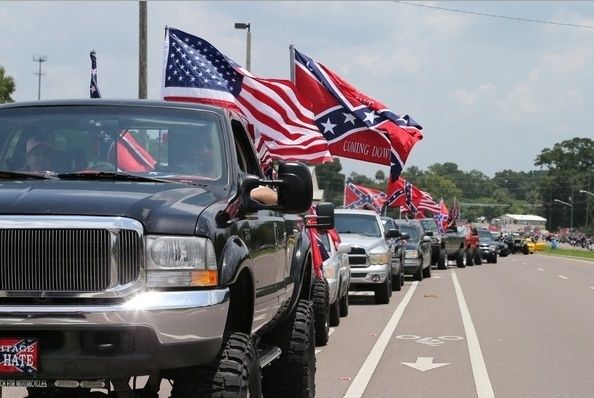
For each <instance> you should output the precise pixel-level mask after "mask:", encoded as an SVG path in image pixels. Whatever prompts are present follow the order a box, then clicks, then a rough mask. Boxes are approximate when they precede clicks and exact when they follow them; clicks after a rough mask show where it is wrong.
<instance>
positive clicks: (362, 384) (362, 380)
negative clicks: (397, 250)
mask: <svg viewBox="0 0 594 398" xmlns="http://www.w3.org/2000/svg"><path fill="white" fill-rule="evenodd" d="M418 283H419V282H418V281H414V282H413V283H411V285H410V289H408V292H406V294H405V295H404V297H403V298H402V301H401V302H400V304H398V307H396V309H395V310H394V314H392V317H391V318H390V320H389V321H388V324H387V325H386V327H385V328H384V330H383V331H382V334H380V336H379V338H378V339H377V341H376V342H375V345H374V346H373V348H372V349H371V352H370V353H369V355H368V356H367V359H365V362H363V365H362V366H361V368H360V369H359V372H358V373H357V375H356V376H355V379H354V380H353V382H352V383H351V385H350V387H349V389H348V390H347V392H346V393H345V394H344V395H343V398H361V397H362V396H363V393H364V392H365V388H366V387H367V384H369V380H370V379H371V376H372V375H373V372H374V371H375V368H376V367H377V364H378V363H379V361H380V359H381V357H382V354H383V353H384V350H385V349H386V346H387V345H388V343H389V342H390V338H391V337H392V334H393V333H394V330H396V326H397V325H398V322H400V318H401V317H402V314H403V313H404V309H405V308H406V306H407V305H408V303H409V301H410V299H411V297H412V295H413V293H414V292H415V289H416V288H417V285H418Z"/></svg>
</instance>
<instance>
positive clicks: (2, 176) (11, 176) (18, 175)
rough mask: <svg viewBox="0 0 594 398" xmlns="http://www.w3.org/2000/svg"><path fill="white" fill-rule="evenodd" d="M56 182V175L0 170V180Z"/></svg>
mask: <svg viewBox="0 0 594 398" xmlns="http://www.w3.org/2000/svg"><path fill="white" fill-rule="evenodd" d="M23 179H27V180H56V179H57V177H56V174H55V173H52V172H44V171H42V172H39V171H12V170H0V180H23Z"/></svg>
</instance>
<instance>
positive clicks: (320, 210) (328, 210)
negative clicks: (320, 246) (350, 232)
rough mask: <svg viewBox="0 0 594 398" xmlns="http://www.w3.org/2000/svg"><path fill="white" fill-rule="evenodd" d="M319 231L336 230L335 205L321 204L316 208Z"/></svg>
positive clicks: (330, 203)
mask: <svg viewBox="0 0 594 398" xmlns="http://www.w3.org/2000/svg"><path fill="white" fill-rule="evenodd" d="M316 215H317V225H318V229H322V230H324V229H332V228H334V204H333V203H332V202H321V203H318V205H317V206H316Z"/></svg>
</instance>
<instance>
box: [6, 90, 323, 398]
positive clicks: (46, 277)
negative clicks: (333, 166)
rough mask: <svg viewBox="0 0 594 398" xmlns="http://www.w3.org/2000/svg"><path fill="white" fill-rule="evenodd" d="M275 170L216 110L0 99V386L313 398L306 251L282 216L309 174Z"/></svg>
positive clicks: (305, 204) (293, 209)
mask: <svg viewBox="0 0 594 398" xmlns="http://www.w3.org/2000/svg"><path fill="white" fill-rule="evenodd" d="M40 146H41V147H40ZM40 149H43V150H44V152H47V153H46V155H47V156H48V158H47V161H45V162H44V163H41V162H31V161H30V160H31V159H32V158H33V157H36V156H39V152H40V151H39V150H40ZM39 164H41V165H42V166H38V165H39ZM39 167H43V168H41V169H39ZM36 168H38V169H36ZM276 171H277V177H276V178H275V179H267V178H265V176H264V173H263V171H262V169H261V166H260V162H259V160H258V157H257V155H256V151H255V149H254V146H253V145H252V142H251V139H250V137H249V135H248V134H247V132H246V130H245V128H244V123H243V122H242V119H241V118H240V117H239V116H237V115H235V114H234V113H232V112H230V111H228V110H224V109H222V108H217V107H212V106H204V105H194V104H179V103H171V102H160V101H109V100H86V101H85V100H82V101H56V102H43V101H40V102H35V103H28V104H10V105H4V106H0V180H1V181H0V182H1V187H0V242H2V243H1V245H0V275H2V276H1V278H0V297H1V298H0V351H1V352H0V354H2V358H3V359H4V363H3V365H2V367H1V370H2V372H1V374H0V385H2V386H18V387H28V388H29V390H30V394H31V396H36V394H38V395H42V396H43V397H64V396H68V397H74V396H76V397H78V396H87V395H84V394H88V393H89V391H90V389H100V390H101V389H103V390H105V389H108V388H109V386H110V385H111V386H113V389H112V390H111V392H110V395H109V396H120V397H121V396H125V397H131V396H141V395H134V392H132V391H131V387H130V379H131V378H133V377H135V376H140V375H148V376H149V382H148V383H147V384H146V386H145V387H144V390H143V392H142V396H143V397H149V396H150V397H153V396H156V394H157V391H158V386H159V385H160V382H161V379H162V378H166V379H169V380H170V381H172V384H173V387H172V392H171V396H172V397H174V398H175V397H188V396H196V397H211V396H217V397H222V396H234V397H235V396H237V397H244V396H246V395H248V394H249V395H251V396H256V397H257V396H260V395H262V394H263V395H265V396H275V397H279V396H283V397H305V396H307V397H313V396H314V395H315V368H316V365H315V336H314V334H315V333H314V323H313V319H312V316H313V315H312V314H313V313H312V305H311V301H310V294H311V281H312V267H311V259H310V242H309V239H308V237H307V234H305V232H304V229H303V222H301V223H296V222H293V221H291V219H289V218H288V217H286V215H287V214H288V213H302V212H304V211H306V210H308V209H309V208H310V206H311V200H312V183H311V175H310V173H309V170H308V169H307V167H306V166H305V165H303V164H301V163H283V162H280V164H279V165H278V170H276ZM263 186H269V187H274V188H275V189H276V191H277V193H278V199H277V203H268V204H264V203H262V202H260V201H258V200H255V199H254V198H253V197H252V196H251V195H250V192H251V191H252V190H253V189H254V188H257V187H259V188H261V187H263ZM292 220H295V217H293V219H292ZM300 225H301V226H300ZM41 388H43V389H44V390H43V391H42V392H40V391H39V390H37V389H41ZM92 394H93V396H96V395H97V394H101V392H93V393H92Z"/></svg>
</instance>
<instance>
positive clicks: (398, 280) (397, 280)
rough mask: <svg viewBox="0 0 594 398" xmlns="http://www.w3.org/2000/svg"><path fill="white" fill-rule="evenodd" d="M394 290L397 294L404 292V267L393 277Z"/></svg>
mask: <svg viewBox="0 0 594 398" xmlns="http://www.w3.org/2000/svg"><path fill="white" fill-rule="evenodd" d="M392 290H396V291H397V292H399V291H401V290H402V266H401V267H400V268H399V269H398V273H397V274H396V275H394V276H393V277H392Z"/></svg>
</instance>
